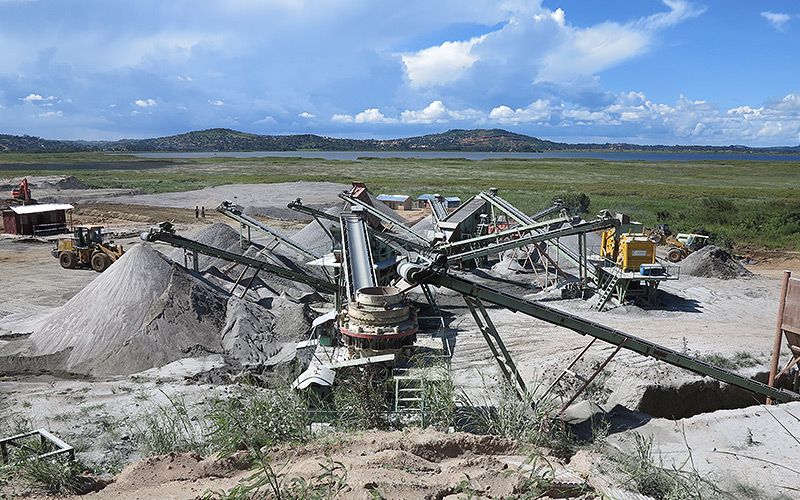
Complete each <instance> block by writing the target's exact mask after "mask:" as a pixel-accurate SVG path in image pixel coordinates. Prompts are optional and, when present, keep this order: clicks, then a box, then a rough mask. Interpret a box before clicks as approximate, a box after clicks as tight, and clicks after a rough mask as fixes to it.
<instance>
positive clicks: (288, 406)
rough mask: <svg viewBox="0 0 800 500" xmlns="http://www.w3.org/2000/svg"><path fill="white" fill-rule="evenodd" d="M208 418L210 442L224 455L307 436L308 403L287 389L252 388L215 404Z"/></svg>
mask: <svg viewBox="0 0 800 500" xmlns="http://www.w3.org/2000/svg"><path fill="white" fill-rule="evenodd" d="M208 420H209V424H210V433H209V436H208V437H209V439H210V441H211V445H212V447H213V448H214V450H215V451H218V452H220V453H222V454H223V455H227V454H231V453H233V452H235V451H237V450H251V451H253V450H259V449H261V448H262V447H264V446H271V445H274V444H277V443H284V442H287V441H288V442H297V441H304V440H305V439H306V438H307V437H308V425H309V419H308V412H307V407H306V404H305V402H304V401H303V400H302V399H301V398H300V396H299V395H298V394H297V393H295V392H294V391H292V390H291V389H288V388H286V389H280V390H270V391H263V390H256V389H249V390H247V391H246V392H245V393H244V394H243V395H242V396H241V397H236V398H231V399H227V400H225V401H220V402H218V403H216V404H215V405H214V407H213V408H212V409H211V412H210V413H209V415H208Z"/></svg>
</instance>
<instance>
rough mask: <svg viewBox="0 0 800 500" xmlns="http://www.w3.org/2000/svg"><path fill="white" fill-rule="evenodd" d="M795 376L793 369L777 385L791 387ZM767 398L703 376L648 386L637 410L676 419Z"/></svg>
mask: <svg viewBox="0 0 800 500" xmlns="http://www.w3.org/2000/svg"><path fill="white" fill-rule="evenodd" d="M768 377H769V372H760V373H758V374H756V375H755V376H754V377H752V378H753V379H754V380H757V381H759V382H762V383H764V384H766V383H767V379H768ZM793 379H794V373H789V374H787V375H785V376H784V377H782V378H781V379H779V380H778V384H777V385H778V387H781V388H783V389H788V390H791V389H792V381H793ZM765 399H766V398H765V397H764V396H761V395H758V394H753V393H752V392H749V391H746V390H744V389H740V388H739V387H736V386H733V385H729V384H725V383H722V382H720V381H718V380H714V379H709V378H704V379H702V380H696V381H692V382H689V383H686V384H683V385H680V386H677V387H668V386H658V385H653V386H649V387H648V388H647V389H645V391H644V394H643V395H642V398H641V399H640V400H639V405H638V407H637V410H638V411H640V412H642V413H646V414H648V415H650V416H653V417H658V418H668V419H673V420H677V419H680V418H687V417H692V416H694V415H699V414H701V413H710V412H714V411H717V410H733V409H737V408H747V407H748V406H755V405H759V404H764V402H765Z"/></svg>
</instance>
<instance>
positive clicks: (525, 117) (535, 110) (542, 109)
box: [489, 99, 550, 125]
mask: <svg viewBox="0 0 800 500" xmlns="http://www.w3.org/2000/svg"><path fill="white" fill-rule="evenodd" d="M549 119H550V102H549V101H547V100H542V99H537V100H536V101H535V102H533V103H531V104H530V105H528V106H527V107H526V108H517V109H511V108H510V107H508V106H497V107H496V108H494V109H492V110H491V111H490V112H489V120H490V121H494V122H497V123H500V124H503V125H517V124H519V123H533V122H543V121H547V120H549Z"/></svg>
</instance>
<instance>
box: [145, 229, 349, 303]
mask: <svg viewBox="0 0 800 500" xmlns="http://www.w3.org/2000/svg"><path fill="white" fill-rule="evenodd" d="M141 239H142V240H144V241H151V242H159V241H160V242H163V243H167V244H168V245H172V246H174V247H178V248H184V249H186V250H191V251H193V252H197V253H201V254H203V255H209V256H211V257H217V258H220V259H224V260H228V261H231V262H237V263H239V264H244V265H246V266H250V267H251V268H253V269H260V270H262V271H264V272H267V273H271V274H275V275H277V276H281V277H282V278H286V279H288V280H291V281H296V282H298V283H304V284H306V285H308V286H310V287H312V288H314V289H315V290H317V291H318V292H321V293H336V292H337V291H338V290H339V289H338V287H337V286H336V284H334V283H331V282H329V281H325V280H321V279H319V278H315V277H313V276H309V275H308V274H306V273H303V272H299V271H294V270H292V269H289V268H287V267H283V266H278V265H275V264H270V263H268V262H264V261H262V260H258V259H252V258H250V257H245V256H244V255H239V254H237V253H233V252H228V251H227V250H222V249H219V248H215V247H212V246H209V245H205V244H203V243H200V242H198V241H194V240H190V239H188V238H184V237H183V236H178V235H177V234H175V232H174V230H173V229H172V226H171V224H169V223H166V224H162V225H161V226H160V227H155V228H151V229H150V231H149V232H144V233H142V234H141Z"/></svg>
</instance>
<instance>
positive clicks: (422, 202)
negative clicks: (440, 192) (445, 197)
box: [414, 194, 436, 208]
mask: <svg viewBox="0 0 800 500" xmlns="http://www.w3.org/2000/svg"><path fill="white" fill-rule="evenodd" d="M434 198H436V195H433V194H421V195H419V196H417V199H416V200H414V201H415V203H414V204H415V205H416V207H417V208H427V207H428V206H429V205H428V203H429V202H430V201H431V200H432V199H434Z"/></svg>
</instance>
